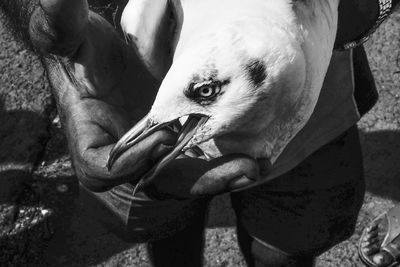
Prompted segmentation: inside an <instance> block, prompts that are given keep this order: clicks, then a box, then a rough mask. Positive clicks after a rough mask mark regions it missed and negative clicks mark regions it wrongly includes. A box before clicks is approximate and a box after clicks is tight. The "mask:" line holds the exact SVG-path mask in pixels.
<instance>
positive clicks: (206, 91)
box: [194, 83, 221, 100]
mask: <svg viewBox="0 0 400 267" xmlns="http://www.w3.org/2000/svg"><path fill="white" fill-rule="evenodd" d="M194 91H195V94H196V95H197V97H198V98H201V99H204V100H207V99H210V98H213V97H214V96H216V95H217V94H218V93H219V92H220V91H221V85H220V84H218V83H208V84H199V85H197V86H195V88H194Z"/></svg>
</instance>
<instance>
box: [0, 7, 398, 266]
mask: <svg viewBox="0 0 400 267" xmlns="http://www.w3.org/2000/svg"><path fill="white" fill-rule="evenodd" d="M3 21H4V18H3V16H2V15H1V14H0V266H149V261H148V257H147V253H146V249H145V246H144V245H141V244H129V243H126V242H123V241H121V240H119V239H118V238H117V237H115V236H114V235H113V234H112V233H110V232H109V231H108V230H107V229H105V228H104V227H103V226H102V225H101V224H100V223H99V222H98V221H97V220H96V218H92V217H90V216H89V215H88V213H87V211H86V210H85V209H84V208H83V206H82V205H81V203H80V202H79V192H78V183H77V179H76V177H75V176H74V173H73V171H72V169H71V164H70V161H69V156H68V152H67V147H66V142H65V139H64V136H63V133H62V129H61V127H60V124H59V121H58V119H57V116H56V111H55V106H54V103H53V101H52V98H51V95H50V93H49V86H48V84H47V82H46V80H45V78H44V73H43V69H42V68H41V66H40V63H39V62H38V60H37V58H36V57H35V55H33V54H32V53H30V52H29V51H28V50H27V49H25V48H24V47H23V46H21V44H19V43H18V42H17V41H16V40H15V39H14V38H13V37H12V36H11V34H10V32H9V31H8V30H7V29H6V27H5V26H4V24H3V23H2V22H3ZM366 47H367V52H368V56H369V60H370V64H371V68H372V71H373V74H374V77H375V79H376V83H377V87H378V90H379V94H380V99H379V102H378V103H377V105H376V106H375V107H374V108H373V109H372V110H371V111H370V112H369V113H368V114H367V115H365V116H364V117H363V118H362V120H361V121H360V122H359V124H358V125H359V128H360V132H361V140H362V146H363V155H364V165H365V175H366V179H367V193H366V196H365V200H364V205H363V207H362V210H361V212H360V215H359V219H358V223H357V229H356V232H355V234H354V235H353V236H352V237H351V238H350V239H349V240H347V241H346V242H343V243H341V244H339V245H337V246H335V247H334V248H332V249H331V250H329V251H328V252H326V253H325V254H323V255H321V256H320V257H319V259H318V262H317V266H320V267H325V266H327V267H328V266H363V265H362V264H361V262H360V260H359V259H358V256H357V242H358V239H359V237H360V234H361V231H362V229H363V228H364V227H365V226H366V225H367V223H368V222H370V221H371V220H372V219H373V218H374V217H376V216H377V215H379V214H381V213H382V212H384V211H386V210H387V209H389V208H390V207H391V206H393V205H394V204H396V203H398V202H399V201H400V104H399V100H400V50H399V48H400V13H399V12H397V13H396V14H393V15H392V16H391V18H390V19H388V20H387V21H386V22H385V23H384V24H383V25H382V26H381V28H380V29H379V30H378V32H377V33H375V34H374V36H373V37H372V38H371V40H370V41H368V43H367V44H366ZM234 221H235V218H234V215H233V212H232V210H231V208H230V206H229V200H228V198H227V197H226V196H220V197H218V198H216V199H215V200H214V201H213V203H212V206H211V210H210V216H209V222H208V227H207V229H206V233H205V234H206V249H205V253H204V257H205V263H206V264H205V265H206V266H245V265H244V262H243V258H242V256H241V254H240V251H239V249H238V246H237V243H236V234H235V222H234ZM188 245H190V244H188Z"/></svg>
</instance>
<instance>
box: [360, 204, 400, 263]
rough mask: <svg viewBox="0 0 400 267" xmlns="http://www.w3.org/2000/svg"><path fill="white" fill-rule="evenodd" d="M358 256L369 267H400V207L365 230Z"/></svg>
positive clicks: (383, 215)
mask: <svg viewBox="0 0 400 267" xmlns="http://www.w3.org/2000/svg"><path fill="white" fill-rule="evenodd" d="M371 243H372V244H371ZM358 254H359V256H360V258H361V260H362V261H363V263H364V264H365V265H366V266H369V267H393V266H399V265H400V261H399V260H400V205H397V206H395V207H394V208H392V209H390V210H389V211H388V212H386V213H384V214H382V215H380V216H379V217H377V218H376V219H375V220H374V221H372V223H371V224H370V225H369V227H367V228H365V229H364V231H363V234H362V235H361V239H360V242H359V245H358ZM374 258H375V261H374ZM377 261H380V262H381V263H377Z"/></svg>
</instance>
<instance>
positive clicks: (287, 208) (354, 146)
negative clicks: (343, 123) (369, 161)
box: [231, 126, 365, 256]
mask: <svg viewBox="0 0 400 267" xmlns="http://www.w3.org/2000/svg"><path fill="white" fill-rule="evenodd" d="M364 191H365V185H364V176H363V164H362V154H361V145H360V141H359V136H358V129H357V126H353V127H352V128H351V129H349V130H348V131H346V132H345V133H344V134H342V135H341V136H340V137H338V138H336V139H335V140H333V141H332V142H330V143H328V144H326V145H325V146H323V147H322V148H320V149H319V150H317V151H316V152H314V153H313V154H312V155H310V156H309V157H307V159H305V160H304V161H303V162H302V163H301V164H299V165H298V166H297V167H296V168H294V169H293V170H291V171H290V172H288V173H285V174H284V175H282V176H280V177H279V178H278V179H275V180H273V181H271V182H269V183H265V184H263V185H260V186H258V187H255V188H252V189H249V190H246V191H243V192H238V193H232V194H231V199H232V206H233V208H234V210H235V212H236V217H237V219H238V221H239V223H240V224H241V225H242V227H243V228H244V229H245V230H246V231H247V232H248V234H249V235H250V236H252V237H253V238H255V239H256V241H257V242H258V243H260V244H261V245H262V246H265V247H267V248H269V249H270V248H273V249H276V250H279V251H282V252H284V253H286V254H288V255H290V256H301V255H309V256H317V255H319V254H321V253H323V252H324V251H326V250H328V249H329V248H331V247H332V246H334V245H336V244H337V243H339V242H341V241H344V240H346V239H347V238H349V237H350V236H351V235H352V234H353V231H354V228H355V225H356V221H357V216H358V212H359V210H360V208H361V205H362V202H363V199H364Z"/></svg>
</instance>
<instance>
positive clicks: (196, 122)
mask: <svg viewBox="0 0 400 267" xmlns="http://www.w3.org/2000/svg"><path fill="white" fill-rule="evenodd" d="M207 120H208V118H207V117H204V116H200V115H189V117H188V119H187V120H186V121H185V123H184V124H183V126H182V128H181V129H180V131H179V133H178V139H177V142H176V144H175V145H174V146H173V147H172V148H171V150H170V152H169V153H168V154H167V155H166V156H164V157H162V158H161V159H159V160H158V161H157V162H156V163H155V164H154V166H153V167H152V168H151V169H150V170H149V171H148V172H147V173H146V174H145V175H143V176H142V177H141V179H140V180H139V182H138V183H137V185H136V187H135V190H134V194H135V193H136V192H137V191H140V190H141V189H143V188H144V187H145V186H146V185H148V184H149V183H151V182H152V181H153V180H154V178H155V177H156V176H157V174H158V173H159V172H160V171H161V169H162V168H164V167H165V166H166V165H168V163H169V162H171V161H172V160H174V159H175V158H176V157H177V156H178V155H179V154H180V153H181V152H182V149H183V148H184V147H185V146H186V145H187V144H188V142H189V141H190V140H191V139H192V137H193V136H194V135H195V133H196V132H197V130H198V129H199V128H200V127H201V126H203V125H204V123H206V121H207ZM176 123H177V120H173V121H170V122H167V123H162V124H155V125H152V126H149V120H148V116H146V117H145V118H143V119H142V120H141V121H139V122H138V123H137V124H136V125H135V126H134V127H133V128H132V129H131V130H129V131H128V132H127V133H126V134H125V135H124V136H123V137H122V138H121V139H120V140H119V141H118V142H117V144H116V145H115V146H114V148H113V149H112V150H111V152H110V158H109V161H108V164H107V167H108V169H109V170H110V169H111V168H112V165H113V163H114V162H115V160H117V158H118V157H119V156H121V155H122V154H123V153H124V152H125V151H127V150H128V149H129V148H131V147H133V146H134V145H135V144H137V143H139V142H140V141H142V140H143V139H145V138H146V137H148V136H150V135H151V134H153V133H154V132H156V131H158V130H161V129H163V128H167V127H172V126H173V125H174V124H176Z"/></svg>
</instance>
